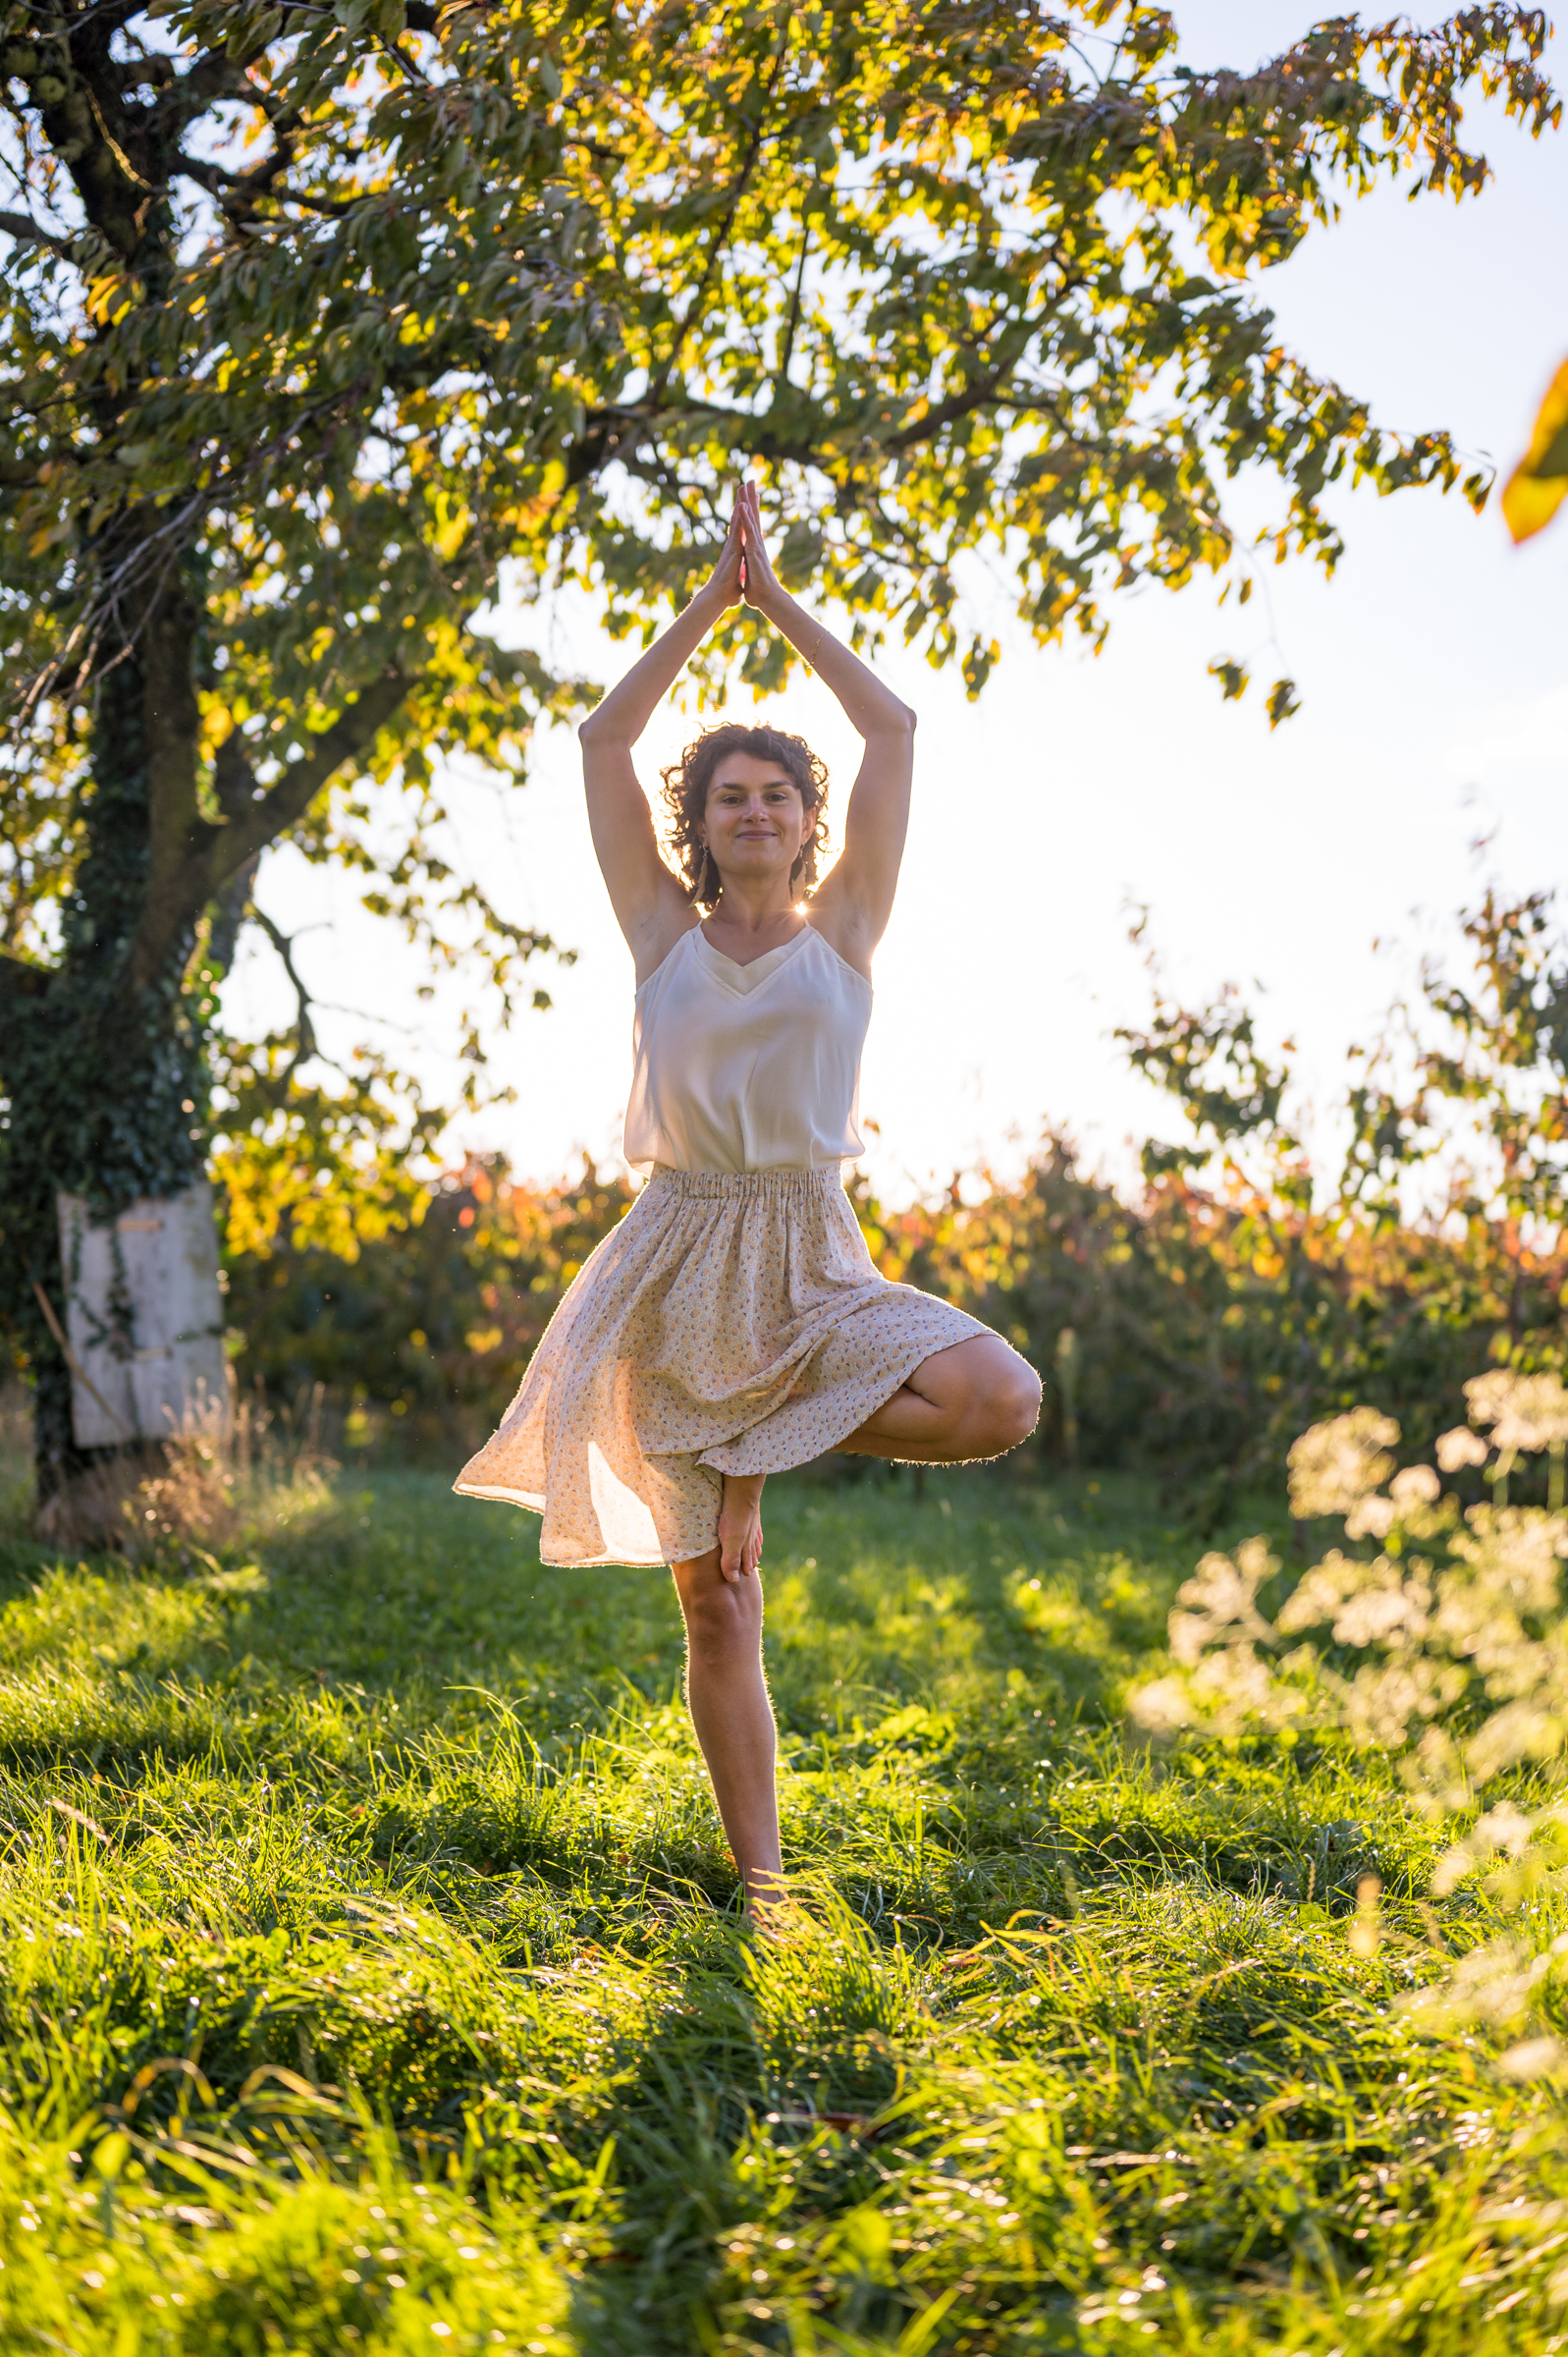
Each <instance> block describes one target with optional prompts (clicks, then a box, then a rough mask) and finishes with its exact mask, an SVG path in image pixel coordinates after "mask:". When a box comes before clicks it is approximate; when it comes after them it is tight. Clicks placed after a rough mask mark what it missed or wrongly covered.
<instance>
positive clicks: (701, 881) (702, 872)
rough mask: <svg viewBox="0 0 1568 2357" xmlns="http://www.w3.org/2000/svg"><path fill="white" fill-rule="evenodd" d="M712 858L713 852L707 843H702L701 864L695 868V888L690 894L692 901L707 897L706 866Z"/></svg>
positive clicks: (707, 866)
mask: <svg viewBox="0 0 1568 2357" xmlns="http://www.w3.org/2000/svg"><path fill="white" fill-rule="evenodd" d="M712 858H713V853H712V852H711V851H710V850H709V849H708V847H707V845H706V844H704V845H703V847H702V865H701V866H700V867H699V868H698V870H697V884H696V889H695V891H694V892H693V893H692V896H691V897H692V899H693V900H694V901H702V900H706V899H707V897H708V868H709V864H710V862H711V860H712Z"/></svg>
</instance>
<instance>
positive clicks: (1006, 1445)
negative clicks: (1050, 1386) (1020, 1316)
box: [971, 1348, 1044, 1456]
mask: <svg viewBox="0 0 1568 2357" xmlns="http://www.w3.org/2000/svg"><path fill="white" fill-rule="evenodd" d="M1043 1396H1044V1395H1043V1392H1042V1389H1041V1383H1040V1378H1039V1376H1038V1375H1037V1374H1036V1373H1035V1371H1034V1369H1033V1367H1032V1366H1031V1365H1030V1364H1029V1362H1028V1360H1027V1359H1025V1358H1020V1357H1019V1356H1018V1353H1017V1351H1016V1350H1013V1349H1010V1348H1009V1350H1008V1352H1007V1356H1006V1358H1005V1359H1003V1358H1002V1357H1001V1356H1000V1352H999V1353H998V1355H997V1357H996V1358H995V1359H993V1361H992V1362H991V1364H990V1365H989V1366H988V1367H987V1369H986V1373H985V1377H984V1380H983V1381H982V1383H981V1384H980V1385H979V1386H978V1387H977V1396H976V1398H975V1400H974V1403H973V1407H972V1410H971V1413H972V1416H973V1419H974V1421H975V1423H976V1424H977V1425H978V1426H979V1427H980V1428H981V1430H982V1431H983V1433H984V1436H985V1446H984V1451H983V1453H985V1454H986V1455H988V1456H993V1455H1000V1453H1001V1452H1002V1451H1003V1450H1004V1449H1016V1448H1017V1446H1018V1444H1019V1442H1020V1441H1026V1440H1027V1439H1028V1438H1029V1435H1030V1434H1031V1433H1032V1432H1033V1431H1034V1428H1035V1426H1036V1425H1037V1424H1038V1423H1039V1421H1040V1402H1041V1399H1042V1398H1043Z"/></svg>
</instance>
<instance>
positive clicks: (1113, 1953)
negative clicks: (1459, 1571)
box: [0, 1473, 1568, 2357]
mask: <svg viewBox="0 0 1568 2357" xmlns="http://www.w3.org/2000/svg"><path fill="white" fill-rule="evenodd" d="M768 1505H769V1509H770V1510H769V1514H768V1548H767V1564H766V1567H767V1573H768V1593H769V1634H768V1648H769V1662H770V1668H771V1673H772V1677H773V1682H774V1691H775V1695H776V1699H777V1703H778V1708H779V1714H780V1721H781V1727H782V1730H783V1739H784V1755H785V1767H784V1777H783V1784H782V1792H783V1805H784V1829H785V1856H786V1863H787V1864H788V1865H789V1867H790V1868H791V1870H792V1871H793V1872H795V1873H796V1874H798V1875H799V1876H800V1877H801V1878H802V1885H803V1888H804V1889H805V1890H806V1891H807V1892H808V1894H809V1897H808V1904H807V1905H806V1907H805V1908H804V1909H803V1910H802V1913H801V1916H800V1918H799V1922H798V1926H797V1929H796V1930H795V1932H794V1933H793V1935H792V1936H791V1937H790V1938H789V1939H787V1940H786V1941H784V1942H783V1943H782V1944H780V1945H779V1946H776V1947H770V1948H766V1949H763V1950H761V1951H760V1952H759V1951H757V1950H754V1949H752V1948H750V1947H748V1946H747V1945H746V1943H745V1941H744V1940H743V1938H742V1937H741V1932H740V1926H739V1923H738V1919H737V1915H736V1912H735V1891H734V1880H733V1875H732V1872H731V1869H730V1863H729V1860H728V1857H727V1855H726V1853H725V1850H724V1847H723V1843H722V1840H721V1838H720V1836H719V1834H718V1829H717V1824H716V1820H715V1818H714V1815H713V1811H712V1808H711V1805H710V1802H709V1800H708V1797H707V1792H706V1787H705V1784H704V1781H703V1778H702V1774H701V1766H700V1762H699V1760H698V1758H697V1756H696V1753H695V1750H694V1746H693V1743H692V1740H691V1736H690V1733H689V1729H688V1727H687V1725H686V1721H685V1717H684V1713H683V1711H682V1708H681V1705H680V1701H679V1673H680V1645H679V1637H678V1621H677V1616H676V1607H675V1603H674V1598H673V1595H672V1593H671V1591H670V1588H669V1584H668V1582H667V1581H666V1580H665V1578H664V1577H663V1575H661V1574H658V1573H650V1572H632V1571H594V1572H588V1573H581V1574H566V1573H559V1572H545V1571H541V1570H540V1568H539V1566H538V1563H537V1561H536V1558H535V1553H534V1534H535V1525H534V1523H533V1522H532V1520H531V1518H529V1517H525V1516H523V1515H520V1514H514V1513H511V1512H509V1511H508V1510H506V1509H504V1508H501V1507H485V1506H480V1505H475V1504H471V1503H465V1502H460V1501H458V1500H455V1499H453V1498H451V1497H450V1496H449V1495H447V1494H446V1492H445V1490H444V1488H443V1486H442V1484H441V1483H440V1482H439V1481H438V1480H437V1479H435V1478H434V1477H430V1476H425V1475H420V1474H413V1473H407V1474H399V1475H386V1476H382V1477H378V1478H375V1479H352V1478H344V1479H342V1480H340V1482H339V1483H338V1485H337V1487H336V1491H335V1493H334V1496H333V1498H332V1499H331V1501H330V1502H326V1503H323V1502H317V1503H316V1504H314V1505H309V1504H305V1505H302V1506H301V1507H300V1509H299V1511H298V1512H297V1514H296V1515H295V1516H294V1517H293V1518H292V1519H286V1520H285V1521H284V1522H283V1524H282V1525H281V1526H280V1527H278V1528H276V1529H274V1530H273V1532H272V1534H271V1535H270V1536H269V1537H268V1538H266V1539H265V1541H264V1542H261V1543H256V1542H254V1541H252V1543H251V1544H250V1545H249V1546H237V1547H234V1548H231V1549H229V1550H228V1551H227V1552H226V1553H225V1554H224V1555H223V1556H221V1557H217V1558H207V1559H205V1560H203V1559H200V1558H196V1557H194V1556H190V1557H188V1558H186V1559H185V1560H183V1561H182V1560H181V1559H179V1558H178V1557H177V1556H171V1557H169V1558H168V1559H167V1560H166V1561H164V1562H162V1563H161V1564H154V1565H152V1566H151V1567H143V1568H141V1569H139V1570H133V1569H130V1568H127V1567H124V1566H116V1565H115V1564H114V1563H113V1562H101V1561H100V1562H93V1563H72V1562H65V1563H61V1562H55V1561H52V1560H51V1559H50V1558H49V1557H48V1556H47V1555H45V1554H42V1553H40V1552H39V1551H38V1550H37V1549H36V1548H35V1547H33V1546H32V1545H31V1544H29V1543H27V1542H26V1541H24V1540H22V1539H20V1538H13V1539H12V1540H11V1541H10V1542H9V1543H7V1544H6V1545H4V1546H3V1547H0V1607H3V1609H0V1763H3V1766H0V1786H3V1789H0V1841H3V1843H4V1845H5V1846H4V1849H3V1864H0V1945H3V1955H4V1988H3V1993H0V2107H3V2119H0V2142H3V2151H0V2257H3V2260H4V2268H3V2272H0V2346H3V2347H4V2349H5V2350H6V2351H7V2352H8V2353H9V2352H11V2351H19V2352H20V2351H28V2350H33V2349H36V2350H39V2351H43V2350H65V2351H72V2352H77V2353H78V2357H111V2353H112V2357H134V2353H135V2352H138V2351H142V2350H147V2351H153V2350H166V2351H169V2352H176V2351H180V2352H186V2351H189V2352H201V2353H202V2357H220V2353H222V2357H227V2353H228V2352H230V2351H236V2352H251V2351H254V2352H256V2353H257V2357H260V2353H261V2352H285V2351H298V2352H305V2351H308V2352H311V2353H312V2357H314V2353H315V2352H318V2351H319V2352H322V2353H326V2352H333V2353H336V2352H341V2351H344V2350H352V2351H355V2352H358V2351H370V2350H375V2351H393V2350H396V2351H400V2352H401V2351H414V2350H418V2351H426V2352H428V2351H432V2350H436V2349H440V2350H451V2351H458V2350H463V2351H470V2350H471V2351H477V2350H481V2349H492V2348H495V2349H507V2350H514V2351H526V2352H530V2353H531V2357H542V2353H544V2352H558V2351H560V2352H567V2351H582V2352H593V2353H594V2357H597V2353H599V2352H605V2353H606V2357H610V2353H615V2357H620V2353H622V2352H624V2353H625V2357H644V2353H646V2357H656V2353H657V2357H665V2353H666V2352H668V2353H670V2357H687V2353H688V2352H689V2353H699V2352H714V2351H735V2352H739V2351H747V2350H757V2351H763V2350H768V2351H779V2350H787V2351H793V2352H801V2353H802V2357H804V2353H807V2352H821V2353H822V2357H827V2353H828V2352H836V2353H849V2352H869V2351H873V2350H876V2351H893V2350H896V2351H898V2352H899V2353H900V2357H934V2353H936V2352H944V2351H949V2350H950V2351H960V2350H967V2351H1007V2352H1012V2351H1018V2352H1024V2351H1037V2350H1038V2351H1044V2350H1069V2349H1083V2350H1087V2351H1121V2350H1132V2349H1143V2348H1147V2347H1153V2348H1158V2349H1161V2350H1167V2349H1168V2350H1178V2351H1187V2350H1192V2351H1197V2350H1200V2349H1201V2350H1203V2351H1204V2352H1206V2353H1208V2352H1236V2353H1239V2352H1243V2351H1246V2352H1258V2353H1260V2357H1261V2353H1262V2352H1265V2351H1269V2352H1279V2353H1281V2357H1283V2353H1284V2352H1291V2353H1297V2352H1299V2353H1301V2357H1306V2353H1307V2352H1322V2353H1324V2357H1327V2352H1330V2351H1338V2352H1341V2353H1342V2357H1351V2353H1352V2352H1360V2351H1364V2350H1395V2349H1399V2350H1405V2349H1408V2350H1423V2351H1426V2350H1432V2351H1448V2350H1453V2351H1460V2350H1463V2351H1466V2352H1467V2353H1470V2357H1474V2353H1475V2352H1490V2351H1494V2350H1495V2351H1499V2352H1500V2351H1503V2350H1507V2351H1510V2352H1514V2351H1518V2352H1526V2353H1530V2352H1537V2351H1540V2352H1545V2351H1552V2350H1556V2349H1559V2348H1568V2153H1565V2151H1564V2149H1563V2133H1562V2115H1561V2111H1560V2109H1559V2106H1558V2102H1557V2099H1556V2098H1555V2097H1554V2096H1553V2095H1552V2094H1551V2093H1550V2092H1549V2091H1543V2090H1541V2089H1540V2088H1537V2089H1524V2088H1514V2087H1511V2086H1510V2085H1508V2084H1507V2083H1506V2082H1505V2081H1504V2080H1503V2079H1502V2078H1500V2077H1499V2076H1498V2074H1497V2073H1496V2072H1495V2070H1493V2069H1492V2068H1491V2067H1490V2066H1489V2064H1488V2061H1487V2054H1486V2051H1485V2049H1484V2047H1483V2046H1482V2045H1479V2044H1477V2043H1476V2042H1475V2041H1473V2040H1468V2039H1467V2040H1453V2041H1450V2042H1448V2043H1446V2044H1441V2045H1433V2044H1432V2043H1430V2042H1428V2043H1424V2042H1422V2041H1421V2040H1420V2039H1418V2038H1417V2036H1416V2035H1415V2034H1414V2033H1413V2031H1412V2030H1411V2029H1410V2028H1409V2027H1408V2026H1407V2025H1406V2024H1405V2023H1404V2022H1403V2020H1402V2019H1401V2017H1400V2015H1399V2013H1398V2010H1397V2003H1398V2000H1399V1998H1400V1996H1401V1995H1402V1993H1404V1992H1405V1991H1406V1990H1408V1989H1409V1987H1410V1986H1411V1985H1412V1984H1413V1983H1415V1982H1419V1981H1421V1980H1422V1979H1424V1978H1430V1977H1431V1975H1432V1972H1433V1968H1434V1963H1435V1959H1434V1958H1433V1954H1432V1952H1431V1946H1430V1945H1429V1943H1430V1942H1433V1941H1434V1942H1437V1943H1438V1944H1439V1945H1440V1944H1442V1943H1443V1942H1444V1941H1447V1942H1450V1943H1458V1944H1459V1945H1460V1946H1463V1945H1464V1944H1465V1943H1466V1942H1467V1941H1472V1940H1474V1939H1475V1938H1476V1936H1477V1933H1478V1928H1479V1927H1480V1926H1481V1924H1482V1921H1483V1916H1482V1911H1481V1906H1480V1902H1479V1901H1478V1900H1477V1899H1476V1898H1475V1897H1474V1896H1467V1895H1465V1894H1463V1893H1461V1894H1460V1896H1458V1897H1456V1898H1454V1899H1452V1900H1450V1901H1447V1902H1444V1906H1443V1907H1442V1908H1440V1909H1438V1910H1437V1911H1436V1912H1433V1910H1431V1909H1430V1908H1425V1909H1424V1906H1423V1900H1422V1892H1423V1887H1424V1878H1425V1876H1426V1873H1427V1871H1428V1868H1429V1865H1430V1859H1431V1855H1432V1853H1433V1843H1434V1841H1435V1836H1433V1835H1431V1834H1429V1833H1428V1832H1427V1830H1426V1829H1425V1828H1424V1827H1423V1826H1422V1825H1421V1824H1420V1823H1419V1822H1418V1821H1417V1820H1415V1819H1414V1818H1413V1817H1412V1816H1411V1815H1410V1814H1409V1812H1408V1811H1407V1809H1406V1807H1405V1804H1404V1802H1403V1801H1402V1799H1401V1798H1400V1797H1399V1792H1398V1787H1397V1785H1396V1783H1395V1782H1394V1781H1393V1780H1392V1778H1391V1776H1390V1775H1388V1774H1387V1773H1386V1772H1385V1771H1383V1770H1381V1769H1380V1768H1379V1767H1378V1766H1376V1765H1368V1764H1366V1763H1362V1762H1357V1761H1355V1760H1353V1759H1351V1758H1350V1757H1349V1756H1348V1755H1346V1754H1344V1753H1341V1752H1323V1753H1319V1754H1316V1755H1314V1754H1312V1753H1310V1752H1309V1751H1308V1749H1307V1748H1305V1747H1298V1748H1297V1749H1295V1750H1294V1751H1287V1750H1284V1749H1274V1748H1271V1747H1268V1746H1241V1747H1239V1748H1238V1747H1234V1746H1232V1747H1231V1748H1229V1749H1227V1748H1225V1747H1224V1746H1222V1745H1219V1744H1217V1743H1215V1744H1209V1745H1207V1746H1204V1745H1196V1744H1187V1745H1185V1746H1184V1747H1182V1748H1180V1749H1178V1750H1175V1751H1171V1752H1167V1753H1163V1754H1156V1753H1151V1752H1149V1751H1147V1750H1145V1749H1142V1748H1140V1747H1139V1746H1138V1745H1137V1744H1136V1743H1134V1742H1133V1741H1132V1740H1131V1739H1130V1738H1129V1737H1128V1736H1127V1734H1126V1733H1125V1731H1124V1721H1123V1714H1122V1709H1121V1697H1122V1695H1123V1693H1124V1691H1125V1688H1126V1686H1127V1683H1128V1681H1129V1680H1130V1679H1131V1678H1132V1677H1134V1676H1135V1675H1137V1674H1140V1673H1142V1672H1145V1671H1147V1670H1148V1669H1150V1668H1151V1667H1153V1666H1155V1665H1157V1664H1158V1662H1159V1661H1160V1658H1161V1647H1162V1640H1163V1629H1164V1616H1165V1611H1166V1608H1167V1606H1168V1603H1169V1600H1170V1597H1171V1594H1172V1592H1173V1590H1174V1588H1175V1586H1176V1585H1177V1583H1178V1582H1179V1581H1180V1580H1181V1579H1182V1578H1183V1577H1185V1576H1186V1575H1187V1573H1188V1572H1189V1571H1190V1569H1191V1566H1192V1562H1193V1560H1194V1556H1195V1554H1196V1552H1197V1550H1196V1548H1195V1546H1194V1544H1193V1543H1192V1542H1191V1541H1190V1540H1189V1539H1186V1538H1184V1537H1183V1536H1182V1535H1181V1533H1180V1532H1179V1531H1178V1530H1177V1529H1176V1528H1174V1527H1173V1526H1172V1524H1171V1523H1170V1522H1169V1521H1168V1520H1167V1519H1164V1518H1162V1515H1161V1513H1160V1511H1159V1510H1158V1508H1157V1507H1156V1505H1155V1503H1154V1501H1153V1500H1152V1498H1151V1497H1150V1496H1149V1495H1147V1494H1145V1493H1142V1492H1140V1491H1138V1490H1137V1489H1135V1488H1132V1487H1124V1486H1118V1485H1115V1484H1112V1483H1110V1482H1107V1483H1106V1484H1105V1485H1104V1486H1103V1487H1097V1485H1095V1484H1093V1483H1089V1482H1078V1483H1074V1484H1071V1485H1063V1486H1061V1487H1058V1488H1029V1487H1027V1486H1021V1485H1018V1484H1014V1483H1009V1482H1006V1481H1004V1480H1000V1479H997V1478H995V1477H987V1476H984V1475H980V1474H975V1473H964V1474H957V1475H952V1476H946V1477H941V1476H933V1477H931V1479H930V1480H929V1482H928V1484H927V1490H926V1495H925V1497H924V1498H923V1499H917V1498H916V1497H915V1496H914V1494H913V1490H912V1486H911V1483H910V1480H909V1477H908V1476H907V1475H904V1474H899V1475H887V1476H884V1475H881V1474H874V1475H872V1476H871V1477H869V1478H867V1479H865V1480H864V1481H853V1482H845V1483H844V1484H842V1485H841V1486H829V1485H826V1484H814V1483H812V1482H810V1481H809V1480H807V1479H804V1478H800V1477H795V1478H792V1479H790V1480H786V1481H781V1482H777V1483H775V1484H773V1485H771V1487H770V1492H769V1501H768ZM1371 1874H1376V1875H1377V1876H1378V1877H1379V1878H1380V1880H1381V1882H1382V1883H1383V1885H1384V1886H1385V1891H1384V1898H1383V1910H1384V1911H1383V1917H1382V1924H1381V1930H1380V1932H1379V1934H1378V1935H1377V1936H1376V1937H1375V1936H1374V1935H1373V1934H1372V1933H1371V1931H1370V1930H1369V1928H1368V1927H1367V1924H1366V1921H1365V1918H1364V1917H1358V1915H1357V1912H1356V1907H1357V1902H1356V1897H1355V1892H1356V1888H1357V1885H1358V1883H1359V1882H1361V1881H1362V1880H1363V1879H1364V1878H1365V1877H1367V1876H1368V1875H1371ZM1358 1923H1359V1924H1361V1926H1362V1930H1361V1935H1360V1936H1359V1937H1358V1938H1356V1939H1355V1940H1352V1939H1351V1938H1350V1937H1349V1936H1348V1935H1349V1933H1350V1932H1351V1930H1352V1929H1353V1928H1354V1927H1355V1926H1356V1925H1357V1924H1358Z"/></svg>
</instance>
